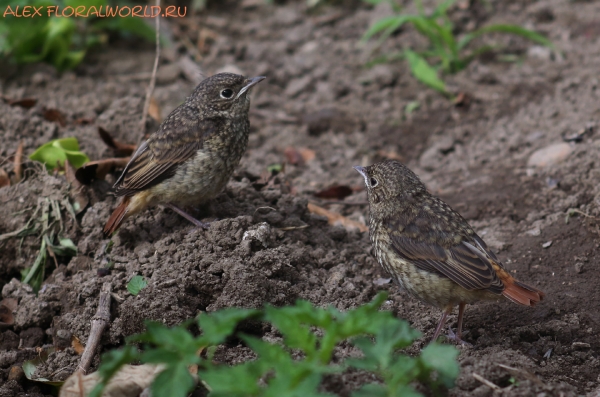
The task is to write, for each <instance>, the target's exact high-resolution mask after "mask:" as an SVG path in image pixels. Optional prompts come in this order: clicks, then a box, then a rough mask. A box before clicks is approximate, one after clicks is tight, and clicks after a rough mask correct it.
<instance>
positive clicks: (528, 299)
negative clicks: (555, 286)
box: [502, 277, 546, 306]
mask: <svg viewBox="0 0 600 397" xmlns="http://www.w3.org/2000/svg"><path fill="white" fill-rule="evenodd" d="M502 281H504V291H502V295H504V296H505V297H507V298H508V299H510V300H511V301H513V302H515V303H518V304H520V305H525V306H535V304H536V303H538V302H539V301H541V300H543V299H544V296H545V295H546V294H544V293H543V292H542V291H540V290H539V289H537V288H533V287H530V286H529V285H527V284H524V283H522V282H520V281H517V280H515V279H514V278H512V277H511V278H510V279H508V280H502Z"/></svg>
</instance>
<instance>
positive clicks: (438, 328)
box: [429, 307, 452, 343]
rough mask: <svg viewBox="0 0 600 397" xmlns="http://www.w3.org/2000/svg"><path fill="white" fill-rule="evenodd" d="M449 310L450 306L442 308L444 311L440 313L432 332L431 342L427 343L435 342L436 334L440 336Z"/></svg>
mask: <svg viewBox="0 0 600 397" xmlns="http://www.w3.org/2000/svg"><path fill="white" fill-rule="evenodd" d="M451 311H452V307H450V308H447V309H445V310H444V312H443V313H442V318H440V322H439V323H438V326H437V328H436V329H435V332H434V333H433V338H431V342H429V343H433V342H435V340H436V339H437V338H438V336H440V332H442V328H444V324H446V318H447V317H448V313H450V312H451Z"/></svg>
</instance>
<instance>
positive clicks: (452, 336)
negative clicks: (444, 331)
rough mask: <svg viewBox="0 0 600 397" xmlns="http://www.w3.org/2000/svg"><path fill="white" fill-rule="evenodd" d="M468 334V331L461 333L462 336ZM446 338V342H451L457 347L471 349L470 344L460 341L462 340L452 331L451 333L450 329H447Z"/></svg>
mask: <svg viewBox="0 0 600 397" xmlns="http://www.w3.org/2000/svg"><path fill="white" fill-rule="evenodd" d="M468 333H469V331H463V332H462V335H466V334H468ZM446 337H447V338H448V340H451V341H452V342H454V343H456V344H457V345H461V346H466V347H473V345H472V344H470V343H469V342H465V341H464V340H462V338H461V337H460V336H458V335H457V334H455V333H454V331H452V328H450V327H448V335H446Z"/></svg>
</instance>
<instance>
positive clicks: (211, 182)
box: [104, 73, 265, 237]
mask: <svg viewBox="0 0 600 397" xmlns="http://www.w3.org/2000/svg"><path fill="white" fill-rule="evenodd" d="M264 78H265V77H263V76H259V77H254V78H245V77H244V76H240V75H237V74H232V73H219V74H216V75H214V76H211V77H209V78H207V79H205V80H203V81H202V82H201V83H200V84H199V85H198V87H196V89H195V90H194V92H193V93H192V95H191V96H190V97H189V98H187V99H186V100H185V102H184V103H182V104H181V105H179V106H178V107H177V108H176V109H175V110H173V111H172V112H171V114H169V116H167V118H166V119H165V120H164V121H163V122H162V124H161V125H160V127H159V128H158V131H156V132H155V133H153V134H152V135H151V136H150V137H149V138H148V139H147V140H146V141H144V142H143V143H142V144H141V145H140V146H139V148H138V149H137V150H136V151H135V153H134V154H133V156H132V157H131V160H130V161H129V163H128V164H127V166H126V167H125V169H124V170H123V173H122V174H121V176H120V177H119V179H118V180H117V182H116V183H115V185H114V188H115V194H116V195H117V196H119V197H123V199H122V200H121V203H120V204H119V206H118V207H117V209H116V210H115V211H114V212H113V214H112V215H111V216H110V218H109V219H108V222H106V225H105V226H104V235H105V236H107V237H108V236H109V235H111V234H112V233H113V232H114V231H115V230H117V229H118V228H119V227H120V226H121V223H123V221H124V220H125V219H127V218H128V217H130V216H132V215H134V214H136V213H138V212H140V211H142V210H143V209H144V208H147V207H149V206H153V205H157V204H162V205H164V206H167V207H169V208H171V209H173V210H174V211H175V212H177V213H178V214H180V215H181V216H183V217H184V218H186V219H188V220H189V221H190V222H192V223H193V224H195V225H196V226H198V227H204V228H205V227H207V226H208V225H207V224H206V223H203V222H200V221H199V220H197V219H195V218H194V217H193V216H191V215H190V214H188V213H187V212H186V211H184V210H183V209H182V207H185V206H192V205H198V204H202V203H203V202H206V201H208V200H210V199H211V198H213V197H215V196H216V195H217V194H219V192H220V191H221V190H222V189H223V187H224V186H225V185H226V184H227V181H229V178H230V177H231V174H232V173H233V171H234V169H235V167H237V165H238V164H239V162H240V159H241V158H242V155H243V154H244V152H245V151H246V146H247V144H248V133H249V130H250V122H249V120H248V111H249V109H250V98H249V96H248V92H249V90H250V88H252V87H253V86H254V85H256V84H257V83H259V82H260V81H262V80H263V79H264Z"/></svg>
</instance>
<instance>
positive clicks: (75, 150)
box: [29, 138, 90, 171]
mask: <svg viewBox="0 0 600 397" xmlns="http://www.w3.org/2000/svg"><path fill="white" fill-rule="evenodd" d="M29 158H30V159H31V160H35V161H39V162H40V163H44V164H46V168H47V169H48V171H52V170H53V169H55V168H61V167H64V166H65V161H66V160H69V163H71V165H72V166H73V167H75V168H79V167H81V166H82V165H84V164H85V163H87V162H88V161H90V159H89V158H88V156H86V155H85V154H84V153H82V152H80V151H79V142H77V138H62V139H54V140H52V141H50V142H48V143H45V144H43V145H42V146H40V147H39V148H37V149H36V150H35V152H33V153H32V154H30V155H29Z"/></svg>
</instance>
